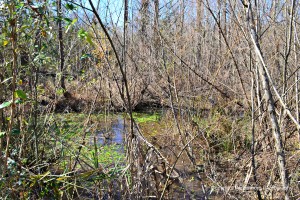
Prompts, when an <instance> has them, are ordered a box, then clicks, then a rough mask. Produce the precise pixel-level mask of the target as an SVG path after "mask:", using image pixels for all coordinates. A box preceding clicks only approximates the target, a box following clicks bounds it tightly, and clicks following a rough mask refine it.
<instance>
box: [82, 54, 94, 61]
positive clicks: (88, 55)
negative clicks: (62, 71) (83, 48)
mask: <svg viewBox="0 0 300 200" xmlns="http://www.w3.org/2000/svg"><path fill="white" fill-rule="evenodd" d="M91 57H92V55H91V54H89V53H85V54H83V55H82V56H81V57H80V59H81V60H83V59H86V58H91Z"/></svg>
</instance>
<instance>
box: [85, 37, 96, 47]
mask: <svg viewBox="0 0 300 200" xmlns="http://www.w3.org/2000/svg"><path fill="white" fill-rule="evenodd" d="M85 39H86V41H87V42H88V43H89V44H90V45H94V43H93V41H92V39H91V36H90V35H89V34H88V35H87V36H86V38H85Z"/></svg>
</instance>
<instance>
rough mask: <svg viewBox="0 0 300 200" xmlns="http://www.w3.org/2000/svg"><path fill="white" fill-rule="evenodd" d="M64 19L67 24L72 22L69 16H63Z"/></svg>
mask: <svg viewBox="0 0 300 200" xmlns="http://www.w3.org/2000/svg"><path fill="white" fill-rule="evenodd" d="M64 21H65V22H67V24H68V25H70V24H71V23H72V20H71V19H70V18H66V17H65V18H64Z"/></svg>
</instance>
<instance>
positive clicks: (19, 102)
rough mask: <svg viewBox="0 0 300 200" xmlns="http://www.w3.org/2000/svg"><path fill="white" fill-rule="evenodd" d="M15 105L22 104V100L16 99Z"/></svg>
mask: <svg viewBox="0 0 300 200" xmlns="http://www.w3.org/2000/svg"><path fill="white" fill-rule="evenodd" d="M15 103H16V104H21V103H23V101H22V99H17V100H16V101H15Z"/></svg>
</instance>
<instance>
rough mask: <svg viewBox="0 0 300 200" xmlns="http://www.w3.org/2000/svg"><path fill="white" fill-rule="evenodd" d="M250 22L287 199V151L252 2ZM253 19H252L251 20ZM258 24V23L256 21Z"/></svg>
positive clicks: (248, 18)
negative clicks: (285, 150)
mask: <svg viewBox="0 0 300 200" xmlns="http://www.w3.org/2000/svg"><path fill="white" fill-rule="evenodd" d="M248 6H249V7H248V9H249V10H248V11H249V12H248V17H247V20H248V23H249V29H250V35H251V39H252V42H253V45H254V48H255V52H256V54H257V57H258V58H259V60H260V64H258V72H259V75H260V81H261V83H262V87H263V90H264V94H265V101H266V104H267V107H268V113H269V120H270V124H271V127H272V129H273V130H272V131H273V137H274V140H275V148H276V154H277V162H278V167H279V173H280V178H281V183H282V187H283V189H284V193H285V199H286V200H288V199H289V180H288V172H287V169H286V161H285V153H284V148H283V145H282V138H281V133H280V128H279V124H278V119H277V116H276V112H275V103H274V98H273V95H272V93H271V87H270V80H269V76H268V75H267V71H266V70H267V68H266V65H265V62H264V59H263V56H262V52H261V49H260V44H259V41H258V35H257V31H256V26H255V25H254V17H253V11H252V7H251V2H250V3H249V5H248ZM250 20H251V21H250ZM256 24H257V23H256Z"/></svg>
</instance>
